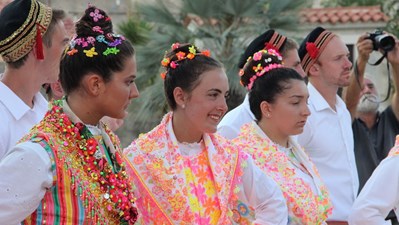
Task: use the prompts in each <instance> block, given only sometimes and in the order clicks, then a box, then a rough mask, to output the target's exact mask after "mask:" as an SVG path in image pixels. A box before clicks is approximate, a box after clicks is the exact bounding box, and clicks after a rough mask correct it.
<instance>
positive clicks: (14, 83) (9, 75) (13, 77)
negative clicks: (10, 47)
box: [1, 67, 42, 108]
mask: <svg viewBox="0 0 399 225" xmlns="http://www.w3.org/2000/svg"><path fill="white" fill-rule="evenodd" d="M1 82H3V83H4V84H5V85H6V86H7V87H8V88H10V89H11V91H13V92H14V93H15V94H16V95H17V96H18V97H19V98H20V99H21V100H22V101H23V102H24V103H25V104H26V105H28V106H29V107H30V108H33V99H34V97H35V95H36V93H38V92H39V91H40V88H41V86H42V84H41V83H40V81H38V79H37V77H35V76H34V73H32V71H27V70H26V69H25V68H24V67H23V68H20V69H11V68H6V70H5V72H4V74H3V77H2V78H1Z"/></svg>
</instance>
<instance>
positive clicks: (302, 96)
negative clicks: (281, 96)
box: [289, 95, 305, 98]
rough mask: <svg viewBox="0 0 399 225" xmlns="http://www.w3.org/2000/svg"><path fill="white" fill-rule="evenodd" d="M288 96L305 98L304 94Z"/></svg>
mask: <svg viewBox="0 0 399 225" xmlns="http://www.w3.org/2000/svg"><path fill="white" fill-rule="evenodd" d="M289 98H305V96H304V95H291V96H290V97H289Z"/></svg>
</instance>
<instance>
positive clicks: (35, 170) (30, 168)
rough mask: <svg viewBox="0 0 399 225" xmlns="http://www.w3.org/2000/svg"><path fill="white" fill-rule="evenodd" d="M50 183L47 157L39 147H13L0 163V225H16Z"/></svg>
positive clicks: (50, 175)
mask: <svg viewBox="0 0 399 225" xmlns="http://www.w3.org/2000/svg"><path fill="white" fill-rule="evenodd" d="M52 183H53V171H52V169H51V161H50V157H49V155H48V153H47V152H46V150H44V149H43V147H42V146H41V145H40V144H37V143H32V142H24V143H21V144H18V145H16V146H15V147H13V148H12V149H11V151H10V152H9V153H8V154H7V155H6V156H5V157H4V158H3V159H2V160H1V161H0V224H11V225H13V224H19V223H20V222H21V221H22V220H24V219H25V218H26V217H27V216H29V215H30V214H31V213H32V212H34V211H35V210H36V208H37V207H38V205H39V204H40V201H41V200H42V198H43V197H44V194H45V192H46V191H47V190H48V189H49V188H51V186H52Z"/></svg>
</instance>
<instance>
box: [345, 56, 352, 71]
mask: <svg viewBox="0 0 399 225" xmlns="http://www.w3.org/2000/svg"><path fill="white" fill-rule="evenodd" d="M345 60H346V63H347V64H346V68H349V69H350V68H352V62H351V61H350V60H349V58H348V57H346V59H345Z"/></svg>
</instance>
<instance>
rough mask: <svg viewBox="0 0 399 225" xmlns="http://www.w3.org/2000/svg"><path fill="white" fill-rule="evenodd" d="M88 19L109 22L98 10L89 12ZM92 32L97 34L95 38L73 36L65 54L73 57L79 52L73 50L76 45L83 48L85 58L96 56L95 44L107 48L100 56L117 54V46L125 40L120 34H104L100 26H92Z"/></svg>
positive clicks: (75, 49)
mask: <svg viewBox="0 0 399 225" xmlns="http://www.w3.org/2000/svg"><path fill="white" fill-rule="evenodd" d="M89 15H90V17H91V18H92V20H93V21H94V22H95V23H97V22H98V21H100V20H105V21H110V20H111V18H109V17H108V16H104V15H103V14H101V12H100V10H99V9H97V8H96V9H94V11H93V12H90V14H89ZM92 31H94V32H96V33H98V35H97V36H95V37H94V36H88V37H78V36H77V35H75V36H74V37H73V38H72V40H71V41H70V42H69V48H67V49H66V50H65V53H66V54H67V55H69V56H73V55H74V54H76V53H78V52H79V50H78V49H77V48H75V47H76V46H77V45H78V46H81V47H82V48H83V53H84V54H85V55H86V56H87V57H90V58H92V57H94V56H97V55H98V54H99V53H98V52H97V51H96V46H95V45H96V42H97V43H103V44H105V45H106V46H107V48H106V49H105V50H104V51H103V52H102V53H101V54H102V55H105V56H108V55H110V54H114V55H116V54H118V53H119V51H120V50H119V49H118V48H117V46H118V45H120V44H122V41H124V40H125V37H124V36H123V35H120V34H115V33H111V32H110V33H105V32H104V31H103V30H102V28H101V27H100V26H94V27H93V28H92Z"/></svg>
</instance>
